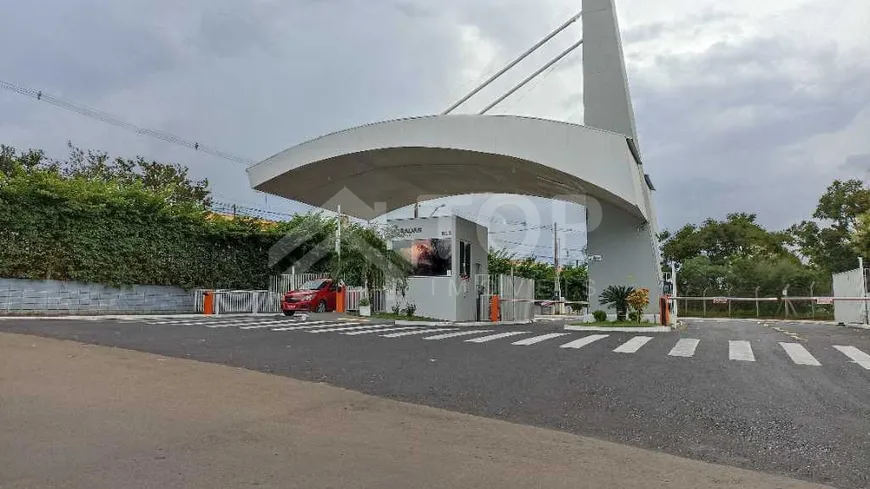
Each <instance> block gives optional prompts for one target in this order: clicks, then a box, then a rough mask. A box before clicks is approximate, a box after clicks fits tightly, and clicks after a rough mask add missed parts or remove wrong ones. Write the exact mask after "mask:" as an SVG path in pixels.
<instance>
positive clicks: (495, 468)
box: [0, 334, 825, 489]
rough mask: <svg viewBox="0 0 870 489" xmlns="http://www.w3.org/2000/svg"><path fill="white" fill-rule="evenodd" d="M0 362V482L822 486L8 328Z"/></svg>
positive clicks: (588, 488) (206, 488) (91, 487)
mask: <svg viewBox="0 0 870 489" xmlns="http://www.w3.org/2000/svg"><path fill="white" fill-rule="evenodd" d="M0 359H3V360H4V363H3V365H4V366H5V367H6V370H4V372H3V373H4V382H2V383H0V398H2V399H4V403H5V404H4V406H3V409H2V410H0V425H2V426H3V427H4V430H3V431H2V434H0V440H3V441H8V442H9V443H7V444H6V445H8V446H9V449H8V450H6V451H4V456H3V457H0V487H10V488H11V487H22V488H23V487H57V486H59V485H62V486H63V487H65V488H67V489H102V488H106V489H109V488H131V489H136V488H143V489H144V488H146V487H186V488H190V489H199V488H202V489H213V488H235V487H254V486H257V487H276V488H278V487H280V488H290V489H297V488H298V489H308V488H326V487H358V488H366V487H371V488H375V487H378V488H380V487H385V488H387V487H415V488H421V489H429V488H432V489H435V488H460V487H461V488H467V489H489V488H492V487H498V488H504V489H514V488H516V489H520V488H528V487H541V488H548V489H550V488H552V489H558V488H565V489H568V488H571V489H596V488H602V487H606V488H612V489H633V488H638V487H643V488H646V489H671V488H673V489H738V488H745V487H751V488H753V489H774V488H776V489H786V488H788V489H810V488H822V487H825V486H821V485H817V484H812V483H808V482H802V481H797V480H793V479H788V478H785V477H781V476H776V475H769V474H763V473H759V472H753V471H749V470H744V469H738V468H733V467H727V466H723V465H716V464H712V463H706V462H700V461H695V460H689V459H686V458H681V457H677V456H673V455H667V454H663V453H659V452H654V451H650V450H644V449H640V448H635V447H631V446H626V445H622V444H617V443H611V442H606V441H602V440H599V439H595V438H588V437H582V436H576V435H571V434H568V433H561V432H558V431H553V430H548V429H542V428H535V427H531V426H523V425H518V424H514V423H509V422H505V421H498V420H493V419H485V418H480V417H476V416H471V415H467V414H462V413H456V412H450V411H444V410H441V409H436V408H432V407H427V406H420V405H416V404H406V403H402V402H397V401H393V400H389V399H382V398H377V397H372V396H368V395H364V394H360V393H356V392H352V391H349V390H345V389H340V388H336V387H331V386H329V385H326V384H320V383H311V382H301V381H298V380H294V379H291V378H285V377H279V376H275V375H268V374H262V373H258V372H252V371H249V370H245V369H242V368H235V367H225V366H221V365H214V364H209V363H202V362H195V361H189V360H182V359H177V358H167V357H161V356H157V355H152V354H147V353H141V352H135V351H129V350H123V349H119V348H108V347H102V346H93V345H81V344H78V343H74V342H70V341H58V340H52V339H46V338H39V337H35V336H22V335H14V334H0Z"/></svg>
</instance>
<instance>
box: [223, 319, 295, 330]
mask: <svg viewBox="0 0 870 489" xmlns="http://www.w3.org/2000/svg"><path fill="white" fill-rule="evenodd" d="M248 324H250V325H248ZM248 324H246V325H245V326H239V329H259V328H271V327H272V326H281V325H282V324H299V321H294V320H285V321H269V322H266V323H248ZM236 326H238V325H236Z"/></svg>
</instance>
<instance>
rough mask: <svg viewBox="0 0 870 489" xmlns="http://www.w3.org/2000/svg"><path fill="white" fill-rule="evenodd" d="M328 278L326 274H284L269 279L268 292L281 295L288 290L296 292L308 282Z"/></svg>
mask: <svg viewBox="0 0 870 489" xmlns="http://www.w3.org/2000/svg"><path fill="white" fill-rule="evenodd" d="M324 278H329V274H328V273H295V272H293V273H285V274H281V275H273V276H271V277H269V291H270V292H274V293H277V294H283V293H284V292H287V291H289V290H296V289H298V288H299V286H301V285H302V284H304V283H305V282H308V281H309V280H319V279H324Z"/></svg>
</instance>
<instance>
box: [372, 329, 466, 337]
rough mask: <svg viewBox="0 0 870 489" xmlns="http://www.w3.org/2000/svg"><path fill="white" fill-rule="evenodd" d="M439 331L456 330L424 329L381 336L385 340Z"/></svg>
mask: <svg viewBox="0 0 870 489" xmlns="http://www.w3.org/2000/svg"><path fill="white" fill-rule="evenodd" d="M439 331H456V328H434V329H429V328H427V329H423V330H419V331H402V332H401V333H390V334H383V335H381V336H382V337H384V338H399V337H402V336H410V335H415V334H426V333H437V332H439Z"/></svg>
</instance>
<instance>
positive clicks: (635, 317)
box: [628, 289, 649, 323]
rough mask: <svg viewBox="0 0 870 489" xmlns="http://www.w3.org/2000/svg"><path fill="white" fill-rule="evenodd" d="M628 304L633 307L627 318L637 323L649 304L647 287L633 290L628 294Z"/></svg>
mask: <svg viewBox="0 0 870 489" xmlns="http://www.w3.org/2000/svg"><path fill="white" fill-rule="evenodd" d="M628 305H629V306H631V308H632V309H633V312H632V313H631V314H629V318H631V320H632V321H634V322H636V323H639V322H640V319H641V318H642V317H643V311H644V309H646V307H647V306H648V305H649V289H635V290H633V291H632V292H631V294H628ZM635 313H637V314H635Z"/></svg>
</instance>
